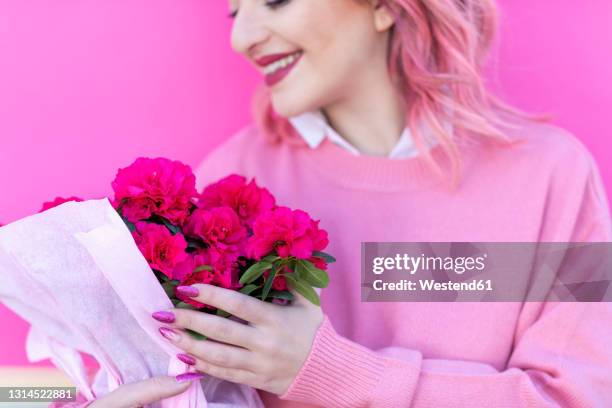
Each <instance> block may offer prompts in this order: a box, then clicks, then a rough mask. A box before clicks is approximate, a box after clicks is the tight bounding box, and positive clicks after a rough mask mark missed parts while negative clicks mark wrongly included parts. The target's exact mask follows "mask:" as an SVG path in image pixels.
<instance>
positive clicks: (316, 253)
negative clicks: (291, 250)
mask: <svg viewBox="0 0 612 408" xmlns="http://www.w3.org/2000/svg"><path fill="white" fill-rule="evenodd" d="M312 256H314V257H317V258H323V259H324V260H325V262H327V263H328V264H329V263H334V262H336V258H334V257H333V256H331V255H330V254H327V253H325V252H321V251H314V252H313V253H312Z"/></svg>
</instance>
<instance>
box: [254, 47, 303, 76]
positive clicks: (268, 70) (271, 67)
mask: <svg viewBox="0 0 612 408" xmlns="http://www.w3.org/2000/svg"><path fill="white" fill-rule="evenodd" d="M299 55H300V53H299V52H296V53H295V54H291V55H288V56H286V57H285V58H283V59H280V60H278V61H274V62H273V63H271V64H268V65H266V66H265V67H264V69H263V73H264V74H265V75H270V74H273V73H274V72H276V71H278V70H279V69H282V68H285V67H286V66H287V65H289V64H291V63H293V61H295V59H296V58H297V57H298V56H299Z"/></svg>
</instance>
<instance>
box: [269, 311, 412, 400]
mask: <svg viewBox="0 0 612 408" xmlns="http://www.w3.org/2000/svg"><path fill="white" fill-rule="evenodd" d="M406 352H407V353H405V354H407V357H408V359H407V360H406V359H401V360H396V359H391V358H386V357H384V356H383V355H380V354H378V353H376V352H374V351H372V350H369V349H367V348H365V347H363V346H361V345H359V344H357V343H354V342H352V341H350V340H348V339H346V338H344V337H342V336H340V335H339V334H338V333H337V332H336V331H335V330H334V328H333V326H332V324H331V322H330V321H329V318H328V317H327V316H325V319H324V320H323V323H322V324H321V326H320V327H319V329H318V330H317V333H316V336H315V339H314V341H313V344H312V348H311V350H310V354H309V355H308V358H307V359H306V361H305V363H304V365H303V366H302V368H301V370H300V372H299V373H298V375H297V376H296V378H295V379H294V381H293V383H292V384H291V386H290V387H289V389H288V390H287V391H286V392H285V393H284V394H283V395H281V396H280V398H281V399H286V400H292V401H299V402H304V403H309V404H316V405H322V406H324V407H364V406H368V407H397V406H408V405H410V401H411V399H412V395H413V394H414V389H415V387H416V384H417V381H418V377H419V372H420V362H421V356H420V353H418V352H416V351H409V350H406Z"/></svg>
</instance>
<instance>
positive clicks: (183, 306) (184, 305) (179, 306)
mask: <svg viewBox="0 0 612 408" xmlns="http://www.w3.org/2000/svg"><path fill="white" fill-rule="evenodd" d="M174 307H176V308H177V309H187V310H198V308H197V307H195V306H193V305H190V304H189V303H185V302H182V301H181V302H178V303H177V304H176V305H174Z"/></svg>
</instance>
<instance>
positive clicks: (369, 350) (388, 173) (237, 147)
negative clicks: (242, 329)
mask: <svg viewBox="0 0 612 408" xmlns="http://www.w3.org/2000/svg"><path fill="white" fill-rule="evenodd" d="M258 132H259V131H258V130H257V129H256V128H255V127H248V128H246V129H244V130H243V131H241V132H239V133H238V134H237V135H236V136H234V137H233V138H231V139H230V140H229V141H227V142H226V143H224V144H223V145H222V146H220V147H219V148H217V149H216V150H215V151H214V152H212V153H211V154H210V155H209V156H208V157H207V158H206V159H205V160H204V162H203V163H202V165H201V166H200V167H199V169H198V171H197V173H198V174H197V176H198V182H199V184H200V186H201V185H204V184H207V183H210V182H212V181H215V180H217V179H219V178H221V177H224V176H226V175H227V174H229V173H233V172H236V173H240V174H243V175H245V176H247V177H256V180H257V182H258V183H259V184H260V185H262V186H265V187H267V188H269V189H270V190H271V191H272V192H273V194H275V195H276V197H277V198H278V201H279V203H281V204H283V205H287V206H290V207H297V208H302V209H305V210H306V211H308V212H309V213H310V214H311V215H312V216H313V217H314V218H316V219H320V220H321V226H322V227H323V228H325V229H327V230H328V232H329V235H330V241H331V243H330V246H329V248H328V252H329V253H332V254H333V255H334V256H336V258H337V259H338V262H337V263H335V264H333V265H331V268H330V276H331V284H330V286H329V287H328V288H326V289H324V290H323V293H322V308H323V311H324V312H325V314H326V318H325V320H324V322H323V324H322V325H321V326H320V328H319V329H318V332H317V334H316V338H315V340H314V342H313V345H312V349H311V352H310V354H309V356H308V359H307V361H306V363H305V364H304V366H303V367H302V369H301V371H300V373H299V375H298V376H297V378H296V379H295V381H294V382H293V384H292V385H291V387H290V388H289V390H288V391H287V392H286V393H285V394H284V395H282V396H280V398H278V397H277V396H274V395H271V394H267V393H265V392H261V396H262V398H263V399H264V401H265V403H266V406H270V407H294V406H308V405H306V404H313V405H321V406H324V407H366V406H368V407H408V406H414V407H451V406H452V407H519V406H529V407H553V406H562V407H581V408H582V407H610V406H612V303H557V304H554V305H550V304H549V305H545V304H542V303H525V304H521V303H362V302H361V301H360V243H361V242H362V241H518V242H535V241H611V240H612V226H611V221H610V213H609V208H608V203H607V199H606V195H605V192H604V190H603V187H602V182H601V179H600V176H599V173H598V170H597V168H596V166H595V164H594V162H593V159H592V157H591V155H590V154H589V153H588V152H587V151H586V149H585V148H584V147H583V146H582V145H581V144H580V143H579V142H578V141H577V140H576V139H575V138H574V136H572V135H571V134H568V133H567V132H566V131H564V130H562V129H559V128H556V127H553V126H550V125H528V126H525V127H524V128H523V129H522V130H521V131H520V136H522V137H525V138H526V140H527V141H526V143H524V144H522V145H520V146H517V147H514V148H510V149H495V148H485V147H478V146H471V147H461V149H462V152H463V155H464V161H465V167H464V178H463V182H462V184H461V185H460V188H459V189H458V190H456V191H450V190H449V189H447V188H445V187H444V186H443V185H441V184H440V182H439V181H437V180H436V179H435V178H433V177H432V176H431V174H430V173H428V171H427V168H426V167H425V166H424V163H423V161H422V159H421V158H411V159H406V160H389V159H386V158H380V157H369V156H353V155H351V154H350V153H348V152H346V151H344V150H343V149H341V148H340V147H338V146H336V145H334V144H333V143H331V142H329V141H328V140H326V141H324V142H323V143H322V144H321V146H319V147H318V148H316V149H314V150H311V149H309V148H308V147H307V146H306V145H304V146H291V145H290V144H288V143H280V144H270V143H268V142H266V141H265V140H264V139H263V137H261V135H260V134H259V133H258ZM433 152H434V155H436V157H439V156H440V150H439V149H438V148H435V149H434V151H433Z"/></svg>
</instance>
